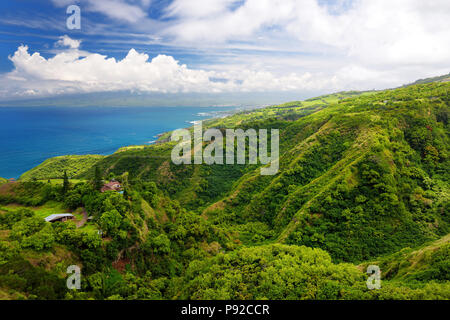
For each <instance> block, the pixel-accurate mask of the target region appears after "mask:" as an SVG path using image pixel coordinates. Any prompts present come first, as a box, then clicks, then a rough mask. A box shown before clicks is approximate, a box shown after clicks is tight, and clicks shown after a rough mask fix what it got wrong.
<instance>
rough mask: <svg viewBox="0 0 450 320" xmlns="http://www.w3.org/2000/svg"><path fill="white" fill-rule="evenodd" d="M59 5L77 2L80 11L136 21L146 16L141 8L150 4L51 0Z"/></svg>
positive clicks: (146, 0) (145, 1)
mask: <svg viewBox="0 0 450 320" xmlns="http://www.w3.org/2000/svg"><path fill="white" fill-rule="evenodd" d="M52 2H53V3H54V4H55V5H56V6H59V7H65V6H68V5H71V4H74V2H75V3H77V4H78V5H81V9H82V12H83V10H86V11H88V12H98V13H102V14H104V15H106V16H107V17H109V18H112V19H118V20H122V21H125V22H128V23H136V22H138V21H139V20H142V19H144V18H145V17H146V13H145V11H144V10H143V9H144V8H147V7H148V6H149V5H150V1H149V0H139V1H133V2H131V3H129V2H127V1H124V0H76V1H73V0H52Z"/></svg>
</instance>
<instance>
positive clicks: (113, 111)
mask: <svg viewBox="0 0 450 320" xmlns="http://www.w3.org/2000/svg"><path fill="white" fill-rule="evenodd" d="M237 109H238V107H231V106H227V107H219V106H214V107H66V106H65V107H55V106H48V107H1V108H0V119H1V125H0V136H1V137H2V138H1V144H0V147H1V151H2V152H1V153H0V177H2V178H7V179H9V178H15V179H17V178H19V177H20V176H21V175H22V174H23V173H24V172H26V171H28V170H30V169H32V168H34V167H36V166H37V165H39V164H41V163H42V162H43V161H45V160H46V159H48V158H52V157H56V156H62V155H86V154H99V155H108V154H112V153H114V152H115V151H116V150H117V149H119V148H120V147H124V146H130V145H145V144H152V143H154V142H155V141H156V140H157V135H158V134H161V133H164V132H167V131H171V130H175V129H178V128H186V127H190V126H191V125H192V122H193V121H199V120H205V119H210V118H215V117H220V116H225V115H227V114H229V113H230V112H232V111H235V110H237Z"/></svg>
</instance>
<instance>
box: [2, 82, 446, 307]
mask: <svg viewBox="0 0 450 320" xmlns="http://www.w3.org/2000/svg"><path fill="white" fill-rule="evenodd" d="M438 80H439V81H435V82H430V83H419V84H414V85H410V86H406V87H402V88H398V89H393V90H385V91H369V92H342V93H337V94H332V95H326V96H321V97H317V98H314V99H308V100H305V101H296V102H291V103H286V104H283V105H278V106H272V107H267V108H262V109H255V110H252V111H245V112H240V113H236V114H234V115H232V116H229V117H226V118H221V119H211V120H208V121H205V122H204V123H203V125H204V127H205V128H217V129H220V130H222V131H223V130H225V129H233V128H236V129H237V128H241V129H243V130H246V129H249V128H253V129H260V128H261V129H262V128H264V129H279V131H280V169H279V172H278V174H276V175H273V176H264V175H260V167H261V164H254V165H238V164H236V165H215V164H214V165H206V164H203V165H193V164H192V165H175V164H173V163H172V162H171V158H170V155H171V150H172V148H173V146H174V145H175V142H169V141H168V137H169V136H170V133H166V134H165V135H163V136H161V137H160V141H159V143H157V144H155V145H151V146H135V147H128V148H122V149H120V150H118V151H117V152H116V153H114V154H112V155H110V156H94V155H92V156H89V155H88V156H63V157H57V158H52V159H49V160H47V161H45V162H44V163H42V164H41V165H40V166H38V167H36V168H34V169H32V170H30V171H29V172H27V173H25V174H23V176H22V177H21V178H20V179H19V180H18V181H17V182H9V181H7V180H4V179H1V180H0V299H89V298H93V299H450V272H449V271H450V242H449V240H450V237H449V233H450V215H449V213H450V204H449V198H450V193H449V190H450V189H449V183H450V179H449V170H448V168H449V167H450V163H449V154H448V152H449V150H448V149H449V146H450V140H449V122H448V117H449V113H450V108H449V107H450V82H445V81H444V82H442V81H440V80H442V79H438ZM422 82H423V81H422ZM204 147H206V144H205V146H204ZM109 181H118V182H119V183H120V184H121V188H122V192H117V191H106V192H101V188H102V186H103V185H104V183H106V182H109ZM102 191H103V190H102ZM62 212H70V213H72V214H73V215H74V217H75V219H74V221H67V222H54V223H49V222H46V221H45V220H44V218H45V217H46V216H48V215H50V214H54V213H62ZM85 216H89V217H90V219H88V220H87V221H83V219H84V220H86V219H85ZM99 231H101V232H99ZM70 265H78V266H80V267H81V272H82V281H81V286H82V287H81V289H80V290H69V289H67V287H66V279H67V276H68V274H67V273H66V270H67V267H68V266H70ZM368 265H378V266H379V267H380V270H381V279H382V285H381V288H380V289H377V290H369V289H368V288H367V285H366V280H367V278H368V275H367V273H366V269H367V266H368Z"/></svg>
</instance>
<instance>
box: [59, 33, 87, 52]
mask: <svg viewBox="0 0 450 320" xmlns="http://www.w3.org/2000/svg"><path fill="white" fill-rule="evenodd" d="M80 45H81V40H75V39H72V38H70V37H69V36H68V35H63V36H61V37H59V40H58V41H57V42H56V46H58V47H69V48H71V49H78V48H79V47H80Z"/></svg>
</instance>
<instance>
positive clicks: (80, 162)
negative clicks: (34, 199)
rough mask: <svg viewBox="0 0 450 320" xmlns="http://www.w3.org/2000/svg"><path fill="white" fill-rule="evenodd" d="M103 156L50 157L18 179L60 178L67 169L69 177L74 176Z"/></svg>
mask: <svg viewBox="0 0 450 320" xmlns="http://www.w3.org/2000/svg"><path fill="white" fill-rule="evenodd" d="M103 158H104V156H100V155H82V156H76V155H74V156H60V157H54V158H50V159H47V160H45V161H44V162H43V163H42V164H40V165H39V166H37V167H35V168H33V169H31V170H29V171H27V172H25V173H24V174H22V176H21V177H20V179H21V180H32V179H37V180H42V179H60V178H62V177H63V175H64V171H67V175H68V176H69V177H75V176H78V175H81V174H83V173H84V172H86V170H88V169H89V168H91V167H92V166H93V165H95V164H96V163H97V162H98V161H99V160H101V159H103Z"/></svg>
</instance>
